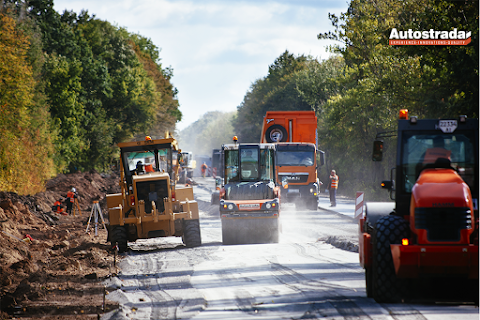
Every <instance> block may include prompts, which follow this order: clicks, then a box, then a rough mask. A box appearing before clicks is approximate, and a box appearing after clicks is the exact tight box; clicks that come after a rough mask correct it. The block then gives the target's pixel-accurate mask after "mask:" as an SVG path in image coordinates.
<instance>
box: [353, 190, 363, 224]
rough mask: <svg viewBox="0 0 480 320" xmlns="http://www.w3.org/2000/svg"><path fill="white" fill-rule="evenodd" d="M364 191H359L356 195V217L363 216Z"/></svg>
mask: <svg viewBox="0 0 480 320" xmlns="http://www.w3.org/2000/svg"><path fill="white" fill-rule="evenodd" d="M364 194H365V193H364V192H363V191H357V194H356V196H355V216H354V218H355V219H361V218H363V198H364Z"/></svg>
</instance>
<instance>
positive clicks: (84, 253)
mask: <svg viewBox="0 0 480 320" xmlns="http://www.w3.org/2000/svg"><path fill="white" fill-rule="evenodd" d="M118 180H119V175H118V174H116V173H111V174H99V173H98V172H96V171H90V172H85V173H74V174H68V175H64V174H60V175H58V176H57V177H55V178H54V179H52V180H50V181H48V182H47V184H46V190H45V191H44V192H41V193H38V194H35V195H32V196H20V195H18V194H16V193H11V192H0V319H8V318H12V317H15V318H17V319H18V318H22V317H32V316H35V317H36V318H40V317H41V316H42V315H45V318H48V319H67V318H68V319H90V318H91V319H96V318H97V314H99V313H101V311H102V304H103V295H104V288H103V287H102V286H101V280H102V279H104V278H105V277H108V276H109V275H111V274H112V273H115V272H116V270H115V268H114V261H113V260H114V253H113V251H112V250H110V249H111V248H110V246H109V244H108V243H107V242H106V239H107V232H106V230H105V229H104V228H103V226H102V225H101V224H100V225H99V228H98V232H97V236H95V234H94V233H95V232H94V228H95V226H94V225H93V220H92V221H91V223H90V227H89V233H87V232H86V227H87V222H88V219H89V217H90V215H91V210H92V205H93V203H94V201H98V202H99V203H100V207H101V208H102V211H103V214H104V217H105V218H106V213H107V208H106V200H105V196H106V194H108V193H116V192H120V187H119V186H118ZM72 188H76V190H77V194H78V199H77V200H78V207H77V210H76V211H75V212H74V215H62V214H57V213H54V212H52V206H53V204H54V202H55V201H56V200H58V199H65V197H66V194H67V192H68V191H69V190H71V189H72ZM64 208H65V207H64ZM103 307H105V308H110V309H112V308H115V307H116V304H114V303H112V302H108V300H107V303H106V306H103ZM46 315H48V316H46Z"/></svg>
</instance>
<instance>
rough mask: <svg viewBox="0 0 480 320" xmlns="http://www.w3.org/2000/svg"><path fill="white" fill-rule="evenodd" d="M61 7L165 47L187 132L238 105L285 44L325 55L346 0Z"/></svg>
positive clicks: (158, 0)
mask: <svg viewBox="0 0 480 320" xmlns="http://www.w3.org/2000/svg"><path fill="white" fill-rule="evenodd" d="M54 8H55V10H56V11H58V12H59V13H63V11H64V10H69V11H74V12H77V13H80V11H81V10H82V9H84V10H87V11H88V12H89V14H90V15H95V16H96V17H97V18H98V19H101V20H106V21H109V22H110V23H112V24H113V25H117V26H119V27H124V28H126V29H127V30H128V31H129V32H131V33H138V34H140V35H142V36H144V37H147V38H150V39H151V40H152V41H153V43H154V44H155V45H156V46H157V47H159V48H160V49H161V52H160V58H161V63H162V65H163V67H171V68H173V78H172V83H173V85H174V86H175V87H176V88H177V89H178V91H179V93H178V99H179V102H180V111H181V112H182V113H183V119H182V121H181V122H180V123H178V124H177V130H182V129H184V128H185V127H187V126H188V125H190V124H192V123H193V122H195V121H196V120H198V119H199V118H200V117H201V116H202V115H203V114H204V113H206V112H208V111H215V110H216V111H224V112H228V111H234V110H236V108H237V106H239V105H240V104H241V102H242V101H243V97H244V96H245V94H246V93H247V91H248V90H249V89H250V87H251V85H252V83H254V82H255V80H257V79H260V78H263V77H265V76H266V75H267V73H268V66H269V65H271V64H272V63H273V62H274V61H275V59H276V58H277V57H278V56H280V55H281V54H282V53H283V52H284V51H285V50H288V51H289V52H290V53H293V54H295V55H300V54H305V55H311V56H313V57H314V58H318V59H325V58H327V57H328V56H329V55H330V53H328V52H327V51H326V46H328V45H330V44H332V42H330V41H327V40H317V34H319V33H323V32H327V31H329V30H332V31H333V27H332V25H331V22H330V20H329V19H328V13H329V12H330V13H336V14H340V13H341V12H345V11H346V10H347V8H348V3H347V1H346V0H340V1H322V0H316V1H315V0H303V1H301V0H300V1H293V0H292V1H288V0H276V1H258V0H256V1H255V0H244V1H236V0H223V1H220V0H202V1H199V0H197V1H193V0H190V1H188V0H142V1H133V0H102V1H98V0H54Z"/></svg>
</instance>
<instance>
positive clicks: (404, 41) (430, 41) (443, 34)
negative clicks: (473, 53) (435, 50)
mask: <svg viewBox="0 0 480 320" xmlns="http://www.w3.org/2000/svg"><path fill="white" fill-rule="evenodd" d="M471 37H472V32H470V31H462V30H460V31H459V30H457V28H454V29H453V30H450V31H438V30H433V29H430V30H428V31H427V30H424V31H418V30H412V29H408V30H406V31H405V30H400V31H399V30H397V28H393V29H392V31H390V38H389V41H388V44H390V45H397V46H398V45H400V46H405V45H414V46H422V45H423V46H448V45H456V46H465V45H467V44H469V43H470V42H471V41H472V38H471Z"/></svg>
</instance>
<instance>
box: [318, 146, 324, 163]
mask: <svg viewBox="0 0 480 320" xmlns="http://www.w3.org/2000/svg"><path fill="white" fill-rule="evenodd" d="M318 158H319V161H320V166H323V165H324V164H325V152H323V151H322V150H318Z"/></svg>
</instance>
